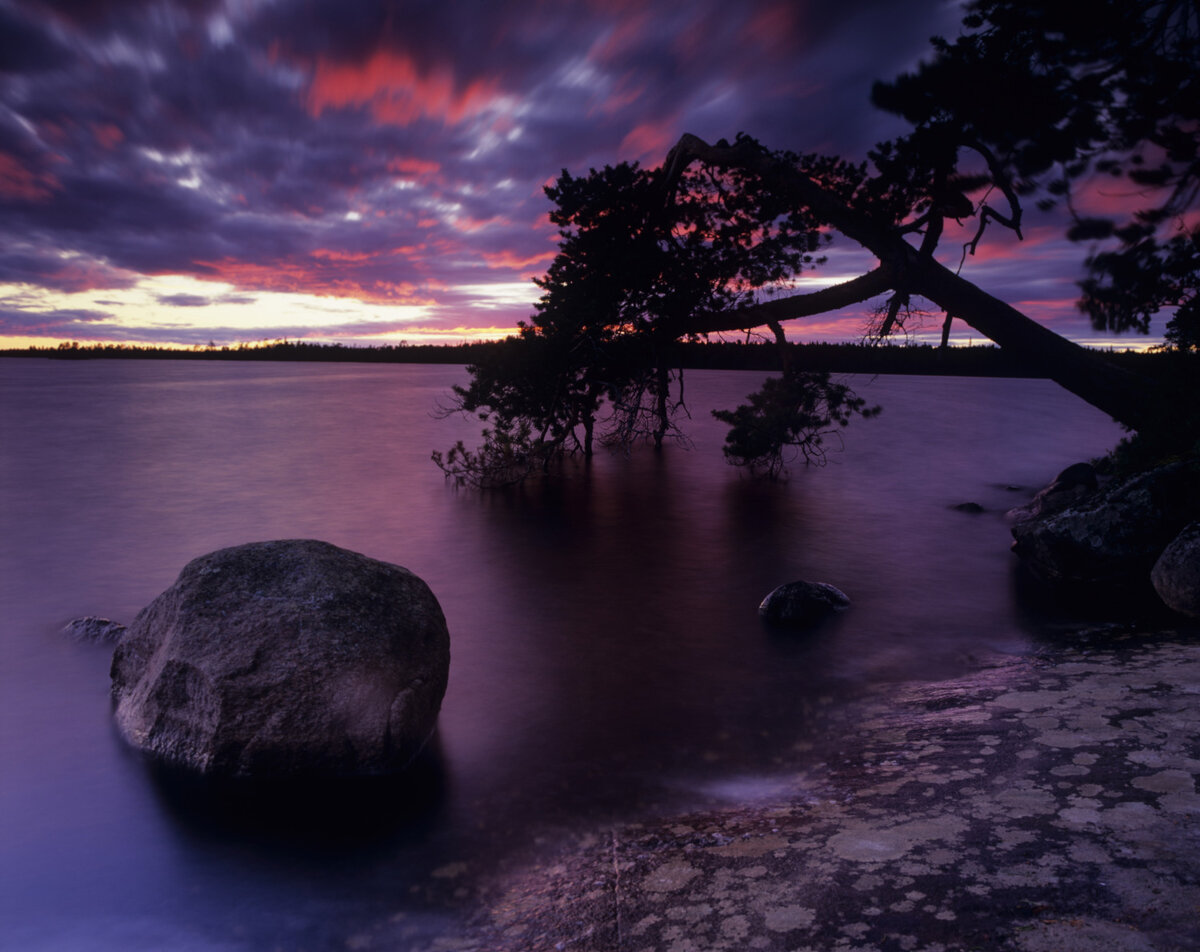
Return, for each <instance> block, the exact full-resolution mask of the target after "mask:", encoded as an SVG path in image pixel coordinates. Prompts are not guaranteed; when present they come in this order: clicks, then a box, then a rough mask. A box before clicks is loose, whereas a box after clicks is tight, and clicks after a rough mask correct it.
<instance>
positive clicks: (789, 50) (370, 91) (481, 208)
mask: <svg viewBox="0 0 1200 952" xmlns="http://www.w3.org/2000/svg"><path fill="white" fill-rule="evenodd" d="M469 6H470V12H469V15H464V7H463V4H460V3H446V2H444V0H437V2H406V3H403V4H401V3H399V2H380V0H369V2H366V0H306V2H292V0H280V2H273V3H265V2H263V3H258V2H250V3H237V4H234V3H231V2H222V0H189V2H181V0H164V2H155V3H149V2H140V0H103V2H94V0H71V2H62V0H56V2H53V3H50V2H43V0H0V249H4V250H3V251H0V282H7V283H11V284H17V285H29V286H34V287H40V288H44V289H46V290H47V291H71V290H85V289H91V288H95V289H99V288H117V287H129V286H131V285H132V284H134V283H136V281H137V280H138V279H139V277H140V276H148V275H167V274H180V275H185V276H191V277H195V278H200V279H211V280H219V281H223V282H227V283H229V284H231V285H233V287H234V288H235V289H236V290H235V292H234V293H235V294H239V295H244V296H246V295H248V296H255V295H261V294H267V293H270V292H272V291H294V292H305V293H314V294H326V295H336V296H339V297H348V298H359V299H361V300H364V301H370V302H375V303H386V302H392V303H422V304H425V305H428V306H429V307H430V308H431V309H432V313H433V314H434V315H435V317H434V318H433V319H432V321H433V322H436V323H437V324H439V325H441V326H444V327H459V326H469V325H470V323H471V322H475V323H477V324H479V325H481V326H483V325H486V326H494V324H495V322H496V321H497V315H498V314H499V313H501V312H499V311H497V310H496V309H494V308H492V309H485V308H481V307H476V306H475V305H477V304H479V303H480V302H481V300H483V299H484V298H486V295H485V294H484V293H483V292H481V291H479V290H472V291H464V290H463V288H464V287H465V286H470V287H471V288H476V289H477V288H479V287H480V286H486V285H488V284H489V283H492V282H501V283H504V284H508V285H511V284H512V283H513V282H528V280H529V278H530V277H531V276H532V275H535V274H538V273H540V272H541V271H542V270H544V268H545V267H546V265H547V264H548V263H549V256H550V255H552V253H553V251H554V247H555V244H554V241H555V234H554V230H553V228H552V227H551V226H550V225H549V222H548V221H547V218H546V213H547V211H548V209H549V206H548V202H547V200H546V198H545V196H544V195H543V194H542V186H543V185H544V184H545V183H546V182H548V181H550V180H552V179H553V178H554V177H556V176H557V174H558V173H559V171H560V170H561V169H563V168H567V169H569V170H571V171H572V172H573V173H576V174H580V173H583V172H585V171H586V170H587V169H588V168H589V167H594V166H595V167H598V166H601V165H604V164H606V163H615V162H619V161H621V160H624V159H636V160H640V161H643V162H648V163H656V162H657V161H659V160H660V159H661V158H662V157H663V155H664V153H665V150H666V148H667V147H668V146H669V145H670V144H671V143H672V142H673V141H674V140H675V139H676V138H678V136H679V135H680V134H681V133H683V132H685V131H689V132H694V133H696V134H698V135H701V136H704V137H706V138H709V139H717V138H722V137H724V138H732V137H733V136H734V135H735V134H736V133H738V132H740V131H745V132H748V133H750V134H752V135H755V136H758V137H759V138H761V139H762V140H763V141H764V142H766V143H767V144H768V145H770V146H773V147H778V148H789V149H795V150H798V151H814V150H827V151H840V152H845V153H847V154H849V155H852V156H856V157H862V156H863V155H865V152H866V150H867V149H868V148H869V147H870V146H871V145H873V144H874V143H875V142H876V141H878V140H879V139H882V138H885V137H886V136H888V135H890V134H892V133H894V132H895V131H896V129H897V126H896V124H895V121H894V120H893V119H891V118H890V117H888V116H886V115H883V114H880V113H878V112H876V111H874V110H872V108H871V107H870V106H869V103H868V94H869V90H870V85H871V82H872V81H873V80H875V79H877V78H886V77H889V76H892V75H895V74H896V73H897V72H899V71H900V70H902V69H905V68H909V67H911V66H912V65H913V64H914V63H915V62H916V60H917V59H918V58H919V57H921V56H922V55H924V54H925V53H926V51H927V50H928V43H927V38H928V36H929V35H931V34H933V33H937V32H943V33H953V32H954V30H955V29H956V26H955V25H956V23H957V20H958V15H957V13H956V11H955V9H954V8H953V7H947V6H946V5H945V4H944V2H942V0H913V2H912V3H907V4H903V5H900V4H895V3H893V2H889V0H845V2H842V3H839V4H833V5H831V4H822V3H817V2H815V0H748V2H744V3H729V2H728V0H693V2H691V3H688V4H678V3H674V2H668V0H659V2H653V3H648V4H601V3H597V2H593V0H564V2H562V3H556V4H541V3H532V2H528V0H520V2H519V0H497V2H494V3H486V4H485V3H479V4H470V5H469ZM1055 269H1057V270H1056V273H1057V274H1060V275H1061V274H1063V273H1064V271H1065V272H1068V273H1070V272H1072V268H1071V267H1070V266H1069V262H1064V261H1061V260H1060V261H1056V263H1055ZM993 271H995V272H996V274H995V275H994V277H995V280H996V281H997V282H998V283H999V284H1002V285H1003V286H1005V287H1006V288H1010V284H1007V283H1005V282H1009V281H1011V279H1010V278H1009V277H1006V275H1011V274H1013V273H1014V272H1013V271H1012V270H1011V269H1010V270H1008V271H1004V272H1003V274H1001V273H1000V272H1001V271H1003V269H1002V268H1001V267H1000V265H999V264H995V265H993ZM1072 276H1073V274H1072ZM1061 296H1062V295H1061V293H1060V289H1058V288H1056V289H1055V299H1056V300H1057V299H1058V298H1060V297H1061ZM215 297H216V295H215V294H214V295H213V298H215ZM528 297H529V300H532V299H533V298H534V297H536V290H535V289H533V288H532V287H530V291H529V295H528ZM211 299H212V298H206V299H204V300H211ZM163 303H167V304H173V305H175V306H188V305H191V306H198V305H199V304H200V303H201V302H200V301H199V300H191V299H190V296H186V295H185V296H180V295H169V296H167V298H166V299H164V300H163ZM40 310H41V311H45V310H46V308H45V307H44V306H43V307H41V308H40ZM528 311H529V307H528V305H512V306H511V307H510V305H507V304H506V305H504V308H503V310H502V313H503V315H504V317H505V318H506V319H510V318H511V320H512V321H515V320H517V319H519V318H522V317H525V316H527V314H528ZM6 326H10V325H6ZM431 326H432V325H431ZM1081 326H1082V325H1081ZM330 332H331V333H334V331H333V330H332V329H331V331H330ZM9 333H11V331H9ZM146 333H147V335H149V334H150V333H151V332H150V330H149V329H147V331H146ZM155 333H156V334H157V333H158V332H155ZM203 333H205V334H208V333H209V332H208V331H204V332H203ZM212 333H213V334H214V335H215V334H216V333H217V332H216V331H215V330H214V331H213V332H212ZM337 333H342V331H338V332H337ZM155 339H158V338H155Z"/></svg>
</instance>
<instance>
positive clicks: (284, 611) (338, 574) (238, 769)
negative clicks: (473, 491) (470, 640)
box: [112, 540, 450, 777]
mask: <svg viewBox="0 0 1200 952" xmlns="http://www.w3.org/2000/svg"><path fill="white" fill-rule="evenodd" d="M449 665H450V643H449V635H448V633H447V630H446V621H445V618H444V616H443V615H442V610H441V607H440V606H439V605H438V602H437V599H436V598H435V597H434V595H433V593H432V592H431V591H430V590H429V587H428V586H427V585H426V584H425V583H424V582H423V581H422V580H421V579H419V578H418V577H417V576H416V575H414V574H412V573H411V572H409V571H408V570H407V569H404V568H401V567H399V566H396V565H390V564H388V563H386V562H379V561H376V560H374V559H370V558H367V557H366V556H363V555H359V554H357V553H354V552H348V551H346V550H344V549H339V548H337V547H336V546H332V545H329V544H328V543H325V542H318V541H313V540H288V541H275V542H259V543H252V544H249V545H242V546H237V547H234V548H230V549H222V550H220V551H217V552H212V553H210V554H208V555H204V556H201V557H200V558H198V559H195V560H193V561H192V562H190V563H188V564H187V565H186V566H185V567H184V569H183V571H182V572H181V573H180V575H179V578H178V579H177V580H176V582H175V583H174V584H173V585H172V586H171V587H170V588H168V589H167V590H166V591H165V592H163V593H162V594H161V595H159V596H158V598H156V599H155V600H154V601H153V602H151V603H150V604H149V605H147V606H146V607H145V608H144V609H143V610H142V611H141V612H140V613H139V614H138V616H137V618H136V619H135V620H134V622H133V624H132V625H130V626H129V630H128V631H127V632H126V633H125V635H124V636H123V637H122V639H121V641H120V643H119V644H118V646H117V648H116V651H115V652H114V654H113V662H112V695H113V701H114V708H115V710H114V714H115V718H116V723H117V727H118V729H119V730H120V732H121V735H122V736H123V737H124V738H125V740H126V741H128V742H129V743H130V744H131V745H132V746H134V747H135V748H137V749H139V750H141V751H144V752H145V753H147V754H149V755H150V756H151V757H152V758H154V759H156V760H158V761H160V762H162V763H165V764H167V765H171V766H174V767H179V768H183V769H186V770H188V771H192V772H196V773H199V774H204V775H209V776H222V777H224V776H229V777H245V776H254V777H261V776H289V775H295V774H322V775H376V774H386V773H390V772H394V771H396V770H399V769H401V768H403V767H404V766H405V765H406V764H407V763H408V762H409V761H410V760H412V758H413V757H414V756H415V755H416V753H417V752H418V751H419V750H420V748H421V747H422V745H423V744H424V743H425V741H426V740H427V738H428V737H429V735H430V733H431V732H432V730H433V727H434V724H435V721H436V719H437V714H438V710H439V708H440V706H441V701H442V695H443V694H444V693H445V689H446V681H447V676H448V672H449Z"/></svg>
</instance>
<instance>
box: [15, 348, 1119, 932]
mask: <svg viewBox="0 0 1200 952" xmlns="http://www.w3.org/2000/svg"><path fill="white" fill-rule="evenodd" d="M464 376H465V375H464V372H463V371H462V369H461V368H456V367H442V366H419V365H394V366H374V365H355V364H342V365H306V364H283V363H213V362H205V363H189V362H140V361H117V360H110V361H78V362H72V361H44V360H18V359H4V360H0V652H2V655H0V662H2V663H0V922H2V923H3V927H2V928H0V948H13V949H21V950H28V952H33V950H51V949H73V950H82V952H90V950H151V949H166V948H169V949H172V950H218V949H219V950H251V949H264V948H279V949H287V950H290V949H326V948H346V947H347V941H348V939H351V938H352V936H353V934H354V932H355V930H356V929H357V928H358V927H359V926H360V925H362V924H364V923H366V924H370V923H373V922H379V921H383V920H387V919H388V918H389V917H393V916H396V915H399V914H401V913H403V914H404V916H405V917H406V919H405V921H407V922H414V923H416V924H417V925H415V926H414V928H415V929H417V930H418V931H423V933H424V934H426V935H432V934H436V933H437V932H438V930H439V929H440V928H441V927H442V926H443V925H445V924H446V923H447V922H449V921H450V920H451V919H452V918H453V917H454V916H455V915H457V914H458V913H457V912H455V911H454V910H453V909H448V908H445V907H441V906H439V905H437V904H436V903H435V904H433V905H432V906H431V905H430V904H429V903H428V902H427V901H426V900H425V899H424V898H423V897H424V896H425V893H424V892H423V889H424V884H427V883H429V882H430V881H431V879H430V876H431V873H432V872H433V871H435V870H443V871H444V870H445V869H446V868H447V867H448V866H450V864H456V863H464V864H466V867H467V868H468V869H470V870H472V871H474V872H480V871H486V869H487V868H488V867H489V865H490V864H492V863H493V862H495V861H496V860H497V859H498V858H500V857H502V856H503V854H504V853H505V851H506V850H508V849H511V848H514V847H516V846H522V845H526V844H527V842H528V841H529V840H530V839H531V838H532V837H533V836H534V835H535V834H536V833H537V832H538V831H539V830H542V829H545V828H547V827H556V828H567V829H584V828H587V827H589V826H590V825H593V824H598V823H601V822H602V821H603V820H604V818H606V817H610V816H618V815H631V814H636V813H637V811H639V810H645V809H662V808H664V807H668V806H686V805H687V804H689V803H699V802H702V801H705V798H712V797H720V796H722V795H740V794H742V793H746V792H747V791H749V792H752V791H753V790H754V789H755V785H756V783H759V781H760V780H761V778H765V777H769V776H770V775H771V773H772V771H778V770H779V769H781V768H784V767H786V766H788V765H794V764H796V763H798V762H800V761H801V760H802V759H803V756H804V754H803V752H802V749H798V748H797V744H798V742H800V741H803V740H804V738H805V736H806V732H807V731H809V729H810V721H811V714H812V711H813V709H814V707H818V706H822V705H826V706H827V705H829V704H838V703H839V702H840V700H841V699H844V698H846V697H848V696H850V695H851V694H853V693H854V692H856V691H858V690H861V689H862V688H863V687H864V686H866V685H869V684H873V683H878V682H881V681H890V680H906V679H914V678H917V679H920V678H939V677H944V676H949V675H953V674H957V673H960V672H963V671H965V670H968V669H969V668H970V667H971V665H972V663H973V660H974V659H976V658H978V657H980V656H982V655H983V654H985V653H988V652H995V651H1000V652H1009V653H1015V652H1021V651H1024V650H1026V649H1027V648H1028V647H1029V646H1030V644H1031V643H1032V642H1033V640H1034V639H1036V638H1037V636H1038V634H1039V632H1040V630H1041V629H1042V628H1043V627H1044V626H1045V625H1046V624H1047V622H1048V619H1047V618H1046V617H1045V616H1044V615H1043V614H1041V613H1040V611H1039V609H1038V608H1037V607H1036V606H1032V605H1030V604H1029V602H1028V600H1027V599H1024V598H1022V597H1021V587H1020V586H1019V585H1018V584H1017V579H1018V573H1017V572H1016V571H1015V568H1016V567H1015V565H1014V561H1013V557H1012V556H1011V555H1010V553H1009V552H1008V530H1007V527H1006V525H1005V524H1004V522H1003V519H1002V518H1001V513H1002V512H1003V510H1005V509H1007V508H1009V507H1011V506H1013V505H1016V504H1017V503H1018V502H1021V501H1023V500H1024V499H1025V498H1026V497H1027V495H1028V494H1029V493H1030V492H1032V491H1033V490H1035V489H1036V488H1038V487H1040V486H1041V485H1043V484H1044V483H1046V482H1047V481H1048V480H1049V479H1050V478H1052V477H1053V476H1054V474H1055V473H1056V472H1057V471H1058V470H1060V469H1061V468H1063V467H1064V466H1066V465H1067V464H1069V463H1073V462H1076V461H1077V460H1080V459H1085V458H1088V457H1090V456H1094V455H1097V454H1099V453H1102V452H1103V451H1105V450H1107V449H1108V448H1110V447H1111V446H1112V445H1113V444H1114V443H1115V442H1116V440H1117V439H1118V438H1119V436H1120V430H1119V428H1118V427H1117V426H1116V425H1115V424H1113V423H1112V422H1111V421H1109V420H1108V419H1107V418H1106V417H1104V416H1103V415H1102V414H1100V413H1099V412H1098V411H1095V410H1093V409H1092V408H1090V407H1088V406H1086V405H1085V404H1083V403H1081V402H1080V401H1078V400H1076V399H1075V398H1074V397H1072V396H1071V395H1069V394H1067V393H1065V392H1063V391H1061V390H1059V389H1058V388H1057V387H1056V386H1055V385H1053V384H1051V383H1048V382H1045V381H1029V380H1006V379H968V378H920V377H879V378H875V379H870V378H856V379H855V380H854V381H853V382H854V385H855V386H856V387H857V388H858V389H859V391H860V392H861V393H863V394H864V395H865V396H867V397H868V398H869V399H871V400H873V401H877V402H879V403H882V404H883V406H884V408H885V409H884V412H883V414H882V415H881V416H880V417H879V418H877V419H874V420H870V421H860V422H856V423H855V424H854V425H852V426H851V427H850V428H849V429H848V430H846V431H845V452H843V453H835V454H831V462H830V464H829V465H828V466H826V467H823V468H819V469H811V470H799V471H797V472H795V473H794V475H793V478H792V479H791V480H790V481H788V482H784V483H774V484H772V483H762V482H756V481H753V480H750V479H748V478H746V477H745V475H744V474H742V473H741V472H740V471H738V470H736V469H734V468H732V467H729V466H727V465H726V464H725V463H724V461H723V460H722V458H721V453H720V444H721V440H722V437H723V431H722V428H721V425H720V424H717V423H716V422H715V421H713V420H711V418H710V417H709V413H708V411H709V410H710V409H712V408H715V407H730V406H733V405H734V404H735V403H737V402H738V401H740V399H741V398H742V397H743V396H744V394H746V393H747V392H749V391H750V390H752V389H754V388H755V387H756V386H757V382H758V380H759V379H760V377H761V376H762V375H761V374H758V373H746V372H694V373H691V374H690V375H689V379H688V393H689V398H690V402H691V407H692V413H693V418H692V420H691V422H690V424H689V425H688V428H687V429H688V433H689V435H690V437H691V439H692V441H693V443H694V446H693V448H692V449H691V450H690V451H685V450H684V449H682V448H680V447H670V448H668V449H667V450H666V451H665V452H664V453H663V454H661V455H656V454H654V453H653V452H652V451H650V450H648V449H647V450H644V451H637V452H635V453H634V454H632V455H631V456H628V457H626V456H623V455H620V454H606V453H602V454H601V455H600V458H598V459H597V460H596V461H595V463H594V465H592V466H591V467H590V469H586V470H583V469H581V470H578V471H575V472H573V473H572V474H570V476H569V478H568V479H566V480H564V481H563V482H561V483H559V484H556V485H553V486H549V487H540V488H533V489H528V490H526V491H523V492H512V493H505V494H482V495H481V494H477V493H472V492H464V491H456V490H455V489H454V488H452V487H451V486H450V485H448V484H447V483H446V482H445V481H444V480H443V478H442V475H441V473H440V471H438V470H437V469H436V467H434V466H433V464H432V463H431V462H430V461H429V453H430V450H431V449H435V448H438V449H445V448H446V447H448V446H449V445H450V444H451V443H453V442H454V440H456V439H458V438H459V437H463V438H466V439H467V440H468V441H470V439H471V438H472V434H473V433H475V432H477V428H476V427H475V426H474V425H473V424H471V423H470V422H469V421H463V420H460V419H458V418H453V419H450V420H438V419H435V416H434V414H433V411H434V410H435V409H436V407H437V401H438V400H439V398H444V395H445V393H446V391H447V389H448V387H449V385H450V384H452V383H454V382H457V381H461V380H462V379H463V378H464ZM1010 486H1021V487H1025V488H1026V491H1025V492H1023V493H1022V492H1015V491H1013V490H1011V489H1009V488H1007V487H1010ZM968 501H969V502H976V503H979V504H980V505H982V506H983V507H984V508H985V510H986V511H985V512H984V513H983V514H979V515H972V514H967V513H963V512H959V511H955V510H954V509H952V508H951V507H952V506H953V505H954V504H956V503H962V502H968ZM296 537H313V538H320V539H324V540H326V541H329V542H332V543H335V544H337V545H340V546H344V547H346V548H349V549H353V550H356V551H359V552H363V553H365V554H367V555H370V556H372V557H375V558H380V559H384V560H387V561H391V562H395V563H398V564H400V565H404V566H406V567H408V568H410V569H412V570H413V571H414V572H416V573H417V574H418V575H420V576H421V577H423V578H424V579H425V580H426V581H427V582H428V583H429V584H430V586H431V587H432V588H433V590H434V592H435V593H436V594H437V596H438V598H439V600H440V601H441V604H442V607H443V609H444V611H445V613H446V617H447V620H448V623H449V626H450V632H451V641H452V655H453V661H452V666H451V673H450V687H449V690H448V692H447V695H446V699H445V702H444V704H443V708H442V714H441V718H440V722H439V729H438V734H437V743H436V747H435V749H434V750H433V751H432V754H431V757H430V763H429V765H428V767H427V768H426V770H425V774H423V779H422V781H421V783H420V784H419V787H420V790H418V791H416V792H413V793H412V794H411V795H409V794H401V795H400V796H399V797H398V799H397V802H396V807H395V811H394V816H393V817H392V818H391V822H389V823H387V824H385V825H384V826H385V828H381V829H380V830H378V831H377V832H374V833H372V834H371V835H365V836H364V835H362V833H361V831H356V833H355V835H343V834H342V833H338V834H337V835H329V834H328V830H325V829H324V825H325V821H326V820H327V819H328V818H327V817H322V816H320V815H316V814H313V815H312V816H311V818H310V819H311V822H309V821H305V822H304V823H302V824H301V825H302V827H304V828H303V829H300V830H297V831H284V832H274V833H272V834H271V835H269V836H268V835H263V836H259V835H257V834H256V833H255V832H254V830H253V829H248V828H246V827H245V826H240V827H239V826H238V825H236V824H234V825H232V826H231V825H230V823H229V822H228V817H224V816H222V815H221V814H220V811H219V810H218V811H215V812H213V811H209V810H208V807H207V806H206V807H205V808H204V809H195V810H194V809H193V807H194V806H195V804H194V803H192V802H191V801H190V800H189V796H190V795H189V794H188V792H187V791H184V792H182V793H181V792H179V791H174V792H171V790H169V789H164V787H163V786H162V784H160V783H157V782H155V780H154V778H153V777H152V776H151V775H150V773H149V772H148V771H147V770H146V769H145V767H144V765H143V764H142V763H140V762H139V761H138V760H137V759H136V758H135V757H133V756H131V755H130V754H129V753H128V752H127V751H125V750H124V749H123V748H122V746H121V745H120V743H119V741H118V739H117V738H116V736H115V734H114V732H113V730H112V728H111V726H110V721H109V710H108V660H109V655H110V650H111V649H106V648H103V647H99V646H91V645H79V644H75V643H73V642H71V641H70V640H68V639H67V638H66V637H64V636H63V635H62V634H61V633H60V629H61V628H62V626H63V625H64V624H65V623H66V622H67V621H68V620H70V619H72V618H75V617H78V616H82V615H89V614H94V615H104V616H108V617H111V618H114V619H117V620H123V621H129V620H131V619H132V618H133V616H134V615H135V614H136V613H137V611H138V609H140V608H141V607H142V606H143V605H144V604H146V603H147V602H148V601H150V600H151V599H152V598H153V597H154V596H155V595H157V594H158V593H159V592H160V591H161V590H162V589H164V588H165V587H166V586H168V585H169V584H170V583H171V582H172V580H173V579H174V577H175V575H176V574H177V573H178V571H179V569H180V568H182V566H183V565H184V563H186V562H187V561H188V560H189V559H191V558H193V557H195V556H197V555H200V554H202V553H204V552H207V551H210V550H212V549H216V548H220V547H222V546H227V545H234V544H238V543H242V542H248V541H253V540H261V539H271V538H296ZM796 578H808V579H812V580H817V581H828V582H831V583H833V584H835V585H837V586H838V587H839V588H841V589H843V590H844V591H845V592H846V593H847V594H848V595H849V596H850V598H851V599H852V602H853V607H852V609H851V610H850V611H849V612H847V613H846V614H845V615H842V616H840V617H838V618H837V619H835V620H834V621H833V622H832V623H831V624H829V625H827V626H826V627H824V628H823V629H821V630H820V631H818V632H816V633H813V634H812V635H809V636H799V637H797V636H790V637H784V636H780V635H779V634H778V633H772V632H769V631H767V630H765V629H764V628H763V627H762V625H761V624H760V623H759V620H758V618H757V615H756V612H755V609H756V606H757V604H758V602H759V600H760V599H761V598H762V597H763V596H764V595H765V594H766V593H767V592H768V591H769V590H770V589H771V588H773V587H774V586H775V585H777V584H779V583H781V582H785V581H790V580H792V579H796ZM764 782H765V781H764ZM301 813H302V811H301ZM451 868H454V867H451ZM436 878H437V877H435V879H436ZM441 878H442V879H444V878H445V877H441Z"/></svg>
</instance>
